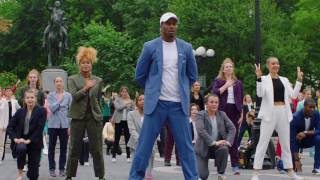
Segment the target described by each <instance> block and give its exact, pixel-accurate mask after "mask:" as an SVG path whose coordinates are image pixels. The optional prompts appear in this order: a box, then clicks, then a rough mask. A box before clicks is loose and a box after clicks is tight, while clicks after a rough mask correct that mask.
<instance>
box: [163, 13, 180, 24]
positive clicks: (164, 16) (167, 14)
mask: <svg viewBox="0 0 320 180" xmlns="http://www.w3.org/2000/svg"><path fill="white" fill-rule="evenodd" d="M171 18H174V19H175V20H177V22H179V19H178V17H177V16H176V15H175V14H174V13H172V12H166V13H164V14H162V16H161V18H160V25H161V23H163V22H167V21H168V20H169V19H171Z"/></svg>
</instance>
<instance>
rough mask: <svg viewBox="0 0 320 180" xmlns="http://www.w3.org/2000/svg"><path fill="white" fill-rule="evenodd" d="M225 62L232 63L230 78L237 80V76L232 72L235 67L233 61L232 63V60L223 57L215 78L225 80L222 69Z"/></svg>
mask: <svg viewBox="0 0 320 180" xmlns="http://www.w3.org/2000/svg"><path fill="white" fill-rule="evenodd" d="M227 63H230V64H232V66H233V72H232V79H233V80H237V76H236V75H235V73H234V68H235V67H234V63H233V61H232V59H231V58H225V59H224V60H223V62H222V64H221V66H220V70H219V74H218V76H217V79H223V80H226V76H225V74H224V72H223V69H224V66H225V65H226V64H227Z"/></svg>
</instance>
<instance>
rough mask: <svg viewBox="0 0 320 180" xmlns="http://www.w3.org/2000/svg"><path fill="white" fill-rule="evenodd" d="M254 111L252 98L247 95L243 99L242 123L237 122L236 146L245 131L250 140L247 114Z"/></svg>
mask: <svg viewBox="0 0 320 180" xmlns="http://www.w3.org/2000/svg"><path fill="white" fill-rule="evenodd" d="M251 111H254V106H253V103H252V98H251V96H250V95H249V94H246V95H245V96H244V98H243V110H242V117H243V118H242V121H241V122H239V124H240V130H239V137H238V146H240V144H241V141H242V137H243V135H244V133H245V131H248V133H249V139H250V138H251V128H250V125H249V124H248V123H247V118H246V117H247V113H248V112H251Z"/></svg>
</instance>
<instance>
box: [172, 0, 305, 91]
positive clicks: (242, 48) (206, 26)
mask: <svg viewBox="0 0 320 180" xmlns="http://www.w3.org/2000/svg"><path fill="white" fill-rule="evenodd" d="M169 10H171V11H173V12H176V13H177V15H178V17H180V20H181V24H180V25H179V28H180V30H179V35H180V37H183V38H184V39H186V40H188V41H190V42H192V44H193V46H194V47H198V46H200V45H202V46H205V47H210V48H213V49H214V50H215V52H216V55H215V57H214V58H213V60H210V61H206V62H205V63H204V64H200V67H202V69H201V70H202V72H200V74H204V75H206V76H207V81H208V83H207V84H210V82H211V81H212V80H213V79H214V78H215V77H216V75H217V74H218V70H219V67H220V64H221V62H222V60H223V59H224V58H226V57H231V58H232V59H233V60H234V61H235V64H236V71H237V76H238V77H239V78H240V79H241V80H242V81H243V83H244V87H245V90H246V92H247V93H250V94H254V91H255V74H254V66H253V63H254V62H255V61H254V42H255V33H254V30H255V29H254V28H255V26H254V14H253V13H252V12H254V1H251V0H246V1H235V0H215V1H214V2H213V1H206V0H198V1H192V0H172V3H171V4H170V6H169ZM291 26H292V23H290V18H288V16H287V15H286V14H285V13H283V12H282V11H281V10H279V9H278V8H277V4H275V3H274V2H273V3H271V2H270V1H261V32H262V55H263V58H262V62H261V63H262V65H264V64H265V59H267V57H270V56H276V57H278V58H279V59H280V63H281V66H282V67H285V68H283V69H282V71H281V73H282V74H283V75H285V76H288V77H289V78H290V79H291V80H295V78H296V68H295V66H297V65H301V64H303V60H305V58H306V53H305V51H306V49H307V45H305V44H304V42H303V41H302V40H301V39H300V38H299V36H297V35H295V34H294V33H288V32H290V29H291ZM263 67H264V66H263ZM264 72H265V73H266V72H267V71H266V69H265V68H264Z"/></svg>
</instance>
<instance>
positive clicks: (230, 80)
mask: <svg viewBox="0 0 320 180" xmlns="http://www.w3.org/2000/svg"><path fill="white" fill-rule="evenodd" d="M212 92H213V93H214V94H216V95H218V97H219V99H220V103H219V110H220V111H224V112H225V113H226V114H227V116H228V117H229V118H230V120H231V121H232V123H233V125H234V126H235V127H236V130H237V133H236V137H235V138H234V142H232V147H231V148H230V149H229V153H230V157H231V166H232V170H233V173H234V174H235V175H240V171H239V165H238V162H239V152H238V141H237V140H238V129H239V122H241V121H242V113H241V112H242V99H243V86H242V82H241V81H240V80H238V79H237V77H236V75H235V73H234V63H233V61H232V60H231V59H230V58H226V59H225V60H224V61H223V62H222V64H221V67H220V71H219V74H218V76H217V78H216V79H215V80H214V82H213V85H212Z"/></svg>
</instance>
